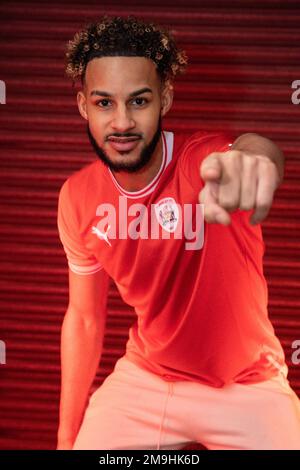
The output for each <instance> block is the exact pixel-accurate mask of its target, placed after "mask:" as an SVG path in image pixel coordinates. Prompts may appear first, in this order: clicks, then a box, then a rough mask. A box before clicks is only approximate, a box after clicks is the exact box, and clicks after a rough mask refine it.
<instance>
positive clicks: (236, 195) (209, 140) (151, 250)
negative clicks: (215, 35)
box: [57, 17, 300, 449]
mask: <svg viewBox="0 0 300 470" xmlns="http://www.w3.org/2000/svg"><path fill="white" fill-rule="evenodd" d="M67 58H68V64H67V73H68V75H69V76H70V77H71V78H72V79H73V80H75V79H76V78H80V79H81V83H82V90H80V91H79V92H78V95H77V100H78V108H79V111H80V114H81V115H82V117H83V118H84V119H85V120H86V121H87V132H88V136H89V139H90V142H91V144H92V146H93V148H94V150H95V153H96V154H97V155H98V157H99V159H97V160H96V161H95V162H93V163H91V164H89V165H87V166H85V167H84V168H83V169H81V170H80V171H78V172H76V173H74V174H73V175H71V176H70V177H69V178H68V179H67V181H66V182H65V183H64V185H63V186H62V188H61V191H60V195H59V206H58V228H59V233H60V237H61V241H62V243H63V246H64V249H65V251H66V255H67V257H68V263H69V305H68V309H67V312H66V315H65V318H64V322H63V327H62V343H61V353H62V389H61V403H60V425H59V430H58V446H57V448H58V449H155V448H157V449H159V448H161V449H179V448H181V447H184V445H185V444H186V443H188V442H190V441H198V442H201V443H202V444H204V445H205V446H206V447H207V448H208V449H264V448H266V449H279V448H284V449H291V448H294V449H295V448H298V449H300V407H299V400H298V398H297V396H296V395H295V393H294V392H293V391H292V389H291V388H290V386H289V382H288V380H287V378H286V377H287V366H286V364H285V358H284V353H283V350H282V347H281V345H280V343H279V340H278V338H277V337H276V336H275V334H274V330H273V328H272V325H271V323H270V321H269V319H268V315H267V288H266V282H265V279H264V276H263V271H262V257H263V252H264V244H263V241H262V236H261V228H260V225H259V222H260V221H261V220H263V219H264V218H265V217H266V216H267V214H268V211H269V209H270V206H271V204H272V199H273V195H274V191H275V190H276V188H277V187H278V185H279V184H280V182H281V180H282V177H283V156H282V152H281V151H280V150H279V149H278V147H277V146H276V145H275V144H274V143H272V142H271V141H270V140H268V139H266V138H264V137H261V136H258V135H256V134H244V135H242V136H240V137H239V138H237V139H233V138H232V137H231V136H229V135H226V134H220V133H207V132H202V131H199V132H197V133H195V134H193V135H190V136H186V135H184V134H177V133H174V132H171V131H165V130H162V129H161V119H162V117H163V116H165V115H166V113H167V112H168V111H169V109H170V108H171V105H172V100H173V80H174V78H175V76H176V75H177V74H178V73H182V72H183V71H184V69H185V66H186V62H187V59H186V56H185V53H184V52H183V51H181V50H179V49H178V48H177V46H176V43H175V41H174V39H173V37H172V36H171V35H170V33H168V32H167V31H165V30H163V29H162V28H160V27H158V26H157V25H154V24H152V23H143V22H142V21H139V20H137V19H136V18H133V17H128V18H120V17H114V18H109V17H103V18H101V19H100V21H99V22H98V23H94V24H91V25H88V26H87V28H86V29H84V30H83V31H81V32H80V33H77V34H76V35H75V38H74V40H73V41H70V43H69V45H68V52H67ZM203 207H204V213H203V210H202V209H203ZM203 216H204V218H203ZM109 277H112V278H113V279H114V281H115V283H116V285H117V286H118V289H119V291H120V294H121V296H122V298H123V299H124V300H125V302H127V303H128V304H130V305H132V306H134V308H135V311H136V313H137V321H136V323H135V324H134V325H133V326H132V327H131V328H130V331H129V340H128V342H127V346H126V354H125V355H124V356H123V357H122V358H120V359H119V360H118V361H117V364H116V366H115V369H114V371H113V372H112V374H110V375H109V376H108V377H107V378H106V380H105V381H104V382H103V384H102V385H101V387H99V388H98V389H97V390H96V391H95V392H94V393H93V394H92V396H91V398H90V399H89V400H88V393H89V389H90V386H91V384H92V381H93V378H94V376H95V372H96V369H97V366H98V364H99V360H100V357H101V352H102V344H103V336H104V329H105V318H106V299H107V291H108V280H109Z"/></svg>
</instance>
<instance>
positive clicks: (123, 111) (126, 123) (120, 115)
mask: <svg viewBox="0 0 300 470" xmlns="http://www.w3.org/2000/svg"><path fill="white" fill-rule="evenodd" d="M111 126H112V128H113V129H114V130H116V131H118V132H126V131H128V130H129V129H132V128H134V127H135V121H134V120H133V118H132V116H131V114H130V112H129V110H128V109H127V108H126V106H118V107H117V109H116V110H115V112H114V116H113V119H112V122H111Z"/></svg>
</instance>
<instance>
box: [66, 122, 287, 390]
mask: <svg viewBox="0 0 300 470" xmlns="http://www.w3.org/2000/svg"><path fill="white" fill-rule="evenodd" d="M162 137H163V159H162V164H161V168H160V170H159V172H158V174H157V175H156V176H155V178H154V179H153V181H151V182H150V183H149V184H148V185H147V186H146V187H145V188H144V189H142V190H140V191H135V192H129V191H125V190H124V189H123V188H122V187H121V186H120V185H119V184H118V183H117V181H116V180H115V178H114V176H113V174H112V172H111V171H110V170H109V169H108V168H107V167H106V166H105V165H104V164H103V163H102V162H101V161H100V160H97V161H95V162H93V163H91V164H89V165H87V166H85V167H84V168H82V169H81V170H79V171H77V172H75V173H74V174H73V175H71V176H70V177H69V178H68V179H67V180H66V181H65V183H64V184H63V186H62V188H61V191H60V195H59V205H58V229H59V234H60V238H61V241H62V244H63V246H64V249H65V252H66V255H67V258H68V263H69V266H70V269H72V270H73V271H75V272H76V273H79V274H82V275H87V274H90V273H93V272H96V271H97V270H99V269H105V271H106V272H107V273H108V274H109V275H110V276H111V277H112V278H113V279H114V281H115V283H116V285H117V287H118V289H119V292H120V294H121V296H122V298H123V299H124V301H125V302H127V303H128V304H129V305H131V306H133V307H134V308H135V311H136V314H137V319H136V322H135V323H134V324H133V326H132V327H131V328H130V330H129V339H128V342H127V346H126V356H127V357H128V359H129V360H131V361H133V362H134V363H136V364H138V365H140V366H142V367H144V368H145V369H147V370H149V371H152V372H154V373H156V374H158V375H160V376H161V377H163V378H164V379H165V380H192V381H197V382H201V383H204V384H207V385H211V386H214V387H222V386H223V385H225V384H228V383H231V382H239V383H252V382H259V381H262V380H265V379H268V378H270V377H271V376H273V375H275V374H276V373H278V369H280V368H281V367H284V364H285V358H284V353H283V349H282V347H281V345H280V342H279V340H278V338H277V337H276V336H275V334H274V329H273V327H272V324H271V322H270V320H269V318H268V310H267V301H268V293H267V285H266V281H265V278H264V275H263V266H262V259H263V254H264V243H263V240H262V234H261V228H260V226H259V225H257V226H251V225H250V224H249V221H248V220H249V216H250V213H249V212H246V211H240V210H237V211H235V212H234V213H232V214H231V218H232V223H231V224H230V225H229V226H221V225H219V224H207V223H204V221H203V217H202V218H201V217H200V216H201V214H202V212H201V205H200V204H199V200H198V195H199V192H200V190H201V188H202V187H203V181H202V180H201V178H200V171H199V168H200V164H201V161H202V160H203V159H204V158H205V157H206V156H207V155H208V154H210V153H211V152H213V151H227V150H229V149H230V147H229V146H230V144H231V143H232V141H233V140H232V138H231V137H230V136H226V135H224V134H213V133H207V132H197V133H195V134H193V135H191V136H185V135H183V134H174V133H173V132H167V131H163V133H162Z"/></svg>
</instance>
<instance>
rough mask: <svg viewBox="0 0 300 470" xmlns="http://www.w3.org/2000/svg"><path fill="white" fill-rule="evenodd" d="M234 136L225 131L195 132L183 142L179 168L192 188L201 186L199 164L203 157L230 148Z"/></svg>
mask: <svg viewBox="0 0 300 470" xmlns="http://www.w3.org/2000/svg"><path fill="white" fill-rule="evenodd" d="M234 140H235V137H234V136H233V135H231V134H229V133H228V134H227V133H218V134H215V133H208V132H196V133H195V134H193V135H192V136H191V137H190V138H189V139H188V141H187V142H186V143H185V145H184V148H183V151H182V155H181V159H180V161H181V169H182V171H183V173H184V175H185V176H186V178H187V180H188V181H189V182H190V184H191V185H192V186H193V187H194V188H197V189H198V188H201V187H202V186H203V184H204V182H203V181H202V179H201V176H200V166H201V163H202V161H203V160H204V158H206V157H207V156H208V155H209V154H210V153H212V152H226V151H228V150H230V147H231V145H232V144H233V142H234Z"/></svg>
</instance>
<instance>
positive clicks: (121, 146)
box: [108, 137, 140, 152]
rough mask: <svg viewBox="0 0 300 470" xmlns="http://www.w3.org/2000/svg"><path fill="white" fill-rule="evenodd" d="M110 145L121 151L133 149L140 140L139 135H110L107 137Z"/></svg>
mask: <svg viewBox="0 0 300 470" xmlns="http://www.w3.org/2000/svg"><path fill="white" fill-rule="evenodd" d="M108 141H109V143H110V145H111V146H112V148H113V149H115V150H117V151H119V152H122V151H128V150H133V149H134V148H135V147H136V146H137V144H138V142H139V141H140V138H139V137H122V138H118V137H110V138H109V139H108Z"/></svg>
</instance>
